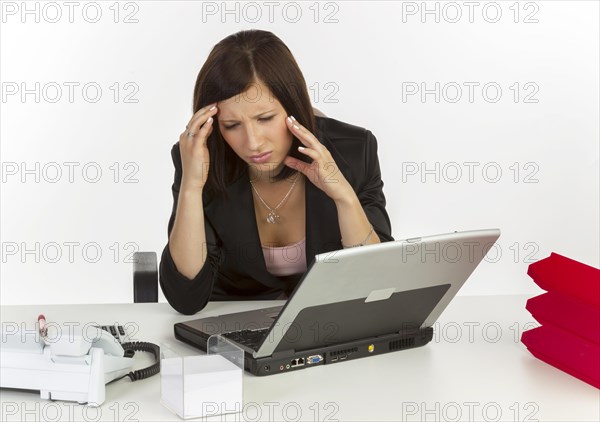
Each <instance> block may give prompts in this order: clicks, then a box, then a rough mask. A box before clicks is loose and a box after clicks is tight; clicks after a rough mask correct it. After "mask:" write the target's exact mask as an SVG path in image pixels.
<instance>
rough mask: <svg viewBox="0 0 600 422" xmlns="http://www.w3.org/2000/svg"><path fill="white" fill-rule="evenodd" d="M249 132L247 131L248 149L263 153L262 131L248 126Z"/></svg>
mask: <svg viewBox="0 0 600 422" xmlns="http://www.w3.org/2000/svg"><path fill="white" fill-rule="evenodd" d="M247 127H248V130H247V131H246V143H247V145H248V148H249V149H250V150H252V151H261V145H262V141H261V140H260V130H258V129H257V128H255V127H254V126H253V125H247Z"/></svg>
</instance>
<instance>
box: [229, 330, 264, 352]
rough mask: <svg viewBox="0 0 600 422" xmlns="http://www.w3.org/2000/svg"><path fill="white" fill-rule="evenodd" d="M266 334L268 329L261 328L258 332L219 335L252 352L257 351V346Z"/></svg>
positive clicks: (232, 332)
mask: <svg viewBox="0 0 600 422" xmlns="http://www.w3.org/2000/svg"><path fill="white" fill-rule="evenodd" d="M268 332H269V328H262V329H260V330H240V331H231V332H229V333H223V334H221V335H222V336H223V337H226V338H229V339H231V340H233V341H235V342H237V343H240V344H242V345H244V346H246V347H249V348H250V349H252V350H258V346H260V343H261V342H262V340H263V339H264V338H265V336H266V335H267V333H268Z"/></svg>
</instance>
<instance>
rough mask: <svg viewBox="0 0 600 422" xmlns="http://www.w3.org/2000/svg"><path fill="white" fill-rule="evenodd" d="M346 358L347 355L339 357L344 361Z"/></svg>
mask: <svg viewBox="0 0 600 422" xmlns="http://www.w3.org/2000/svg"><path fill="white" fill-rule="evenodd" d="M347 357H348V355H341V356H340V360H346V358H347Z"/></svg>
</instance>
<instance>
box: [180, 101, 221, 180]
mask: <svg viewBox="0 0 600 422" xmlns="http://www.w3.org/2000/svg"><path fill="white" fill-rule="evenodd" d="M212 107H214V108H212ZM211 108H212V110H211ZM217 111H218V108H217V103H213V104H209V105H207V106H205V107H202V108H201V109H200V110H198V111H197V112H196V113H195V114H194V115H193V116H192V118H191V119H190V121H189V123H188V124H187V126H186V130H185V131H184V132H183V133H182V134H181V135H180V136H179V151H180V153H181V165H182V167H183V176H182V180H181V186H182V188H183V187H184V186H186V187H190V188H193V189H202V188H203V187H204V185H205V184H206V179H207V178H208V168H209V164H210V161H209V153H208V148H207V146H206V141H207V139H208V137H209V136H210V134H211V133H212V130H213V127H212V125H213V122H214V119H213V116H214V115H215V114H217Z"/></svg>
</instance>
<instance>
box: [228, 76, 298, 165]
mask: <svg viewBox="0 0 600 422" xmlns="http://www.w3.org/2000/svg"><path fill="white" fill-rule="evenodd" d="M217 107H218V113H217V118H218V121H219V130H220V131H221V134H222V135H223V138H224V139H225V141H226V142H227V144H229V146H230V147H231V149H233V150H234V151H235V153H236V154H237V155H238V156H239V157H240V158H241V159H242V160H244V161H245V162H246V163H248V164H249V165H250V166H252V167H254V168H255V169H256V170H258V173H259V174H260V173H263V172H266V173H268V172H271V173H270V174H269V175H270V176H273V175H275V174H277V173H278V172H279V171H281V169H282V168H283V166H284V164H283V159H284V158H285V157H286V156H287V155H288V152H289V150H290V148H291V145H292V140H293V137H292V133H291V132H290V131H289V130H288V128H287V126H286V123H285V119H286V118H287V114H286V112H285V109H284V108H283V106H282V105H281V103H280V102H279V101H278V100H277V99H276V98H275V97H274V96H273V94H272V93H271V91H270V90H269V88H268V87H267V86H266V85H264V84H263V83H262V82H255V83H253V84H252V85H251V86H250V88H248V90H247V91H245V92H243V93H241V94H238V95H236V96H233V97H231V98H229V99H227V100H225V101H220V102H219V103H218V104H217Z"/></svg>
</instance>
